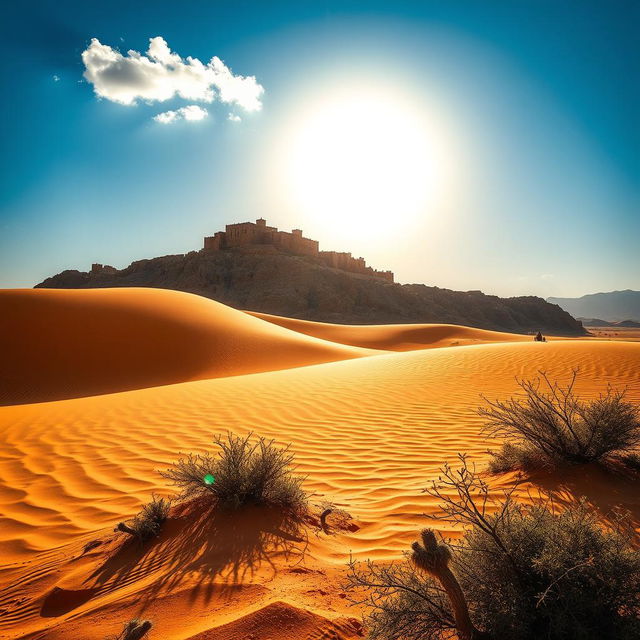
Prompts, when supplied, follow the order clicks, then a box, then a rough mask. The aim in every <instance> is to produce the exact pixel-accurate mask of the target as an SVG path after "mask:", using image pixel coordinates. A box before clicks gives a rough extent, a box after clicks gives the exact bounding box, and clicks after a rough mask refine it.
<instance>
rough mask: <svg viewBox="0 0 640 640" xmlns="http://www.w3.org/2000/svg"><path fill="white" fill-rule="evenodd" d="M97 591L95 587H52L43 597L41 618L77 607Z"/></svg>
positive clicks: (53, 615)
mask: <svg viewBox="0 0 640 640" xmlns="http://www.w3.org/2000/svg"><path fill="white" fill-rule="evenodd" d="M97 592H98V589H97V588H95V587H94V588H92V589H61V588H60V587H54V588H53V590H52V591H51V592H50V593H49V595H48V596H47V597H46V598H45V599H44V602H43V603H42V608H41V609H40V615H41V616H42V617H43V618H56V617H58V616H62V615H64V614H65V613H69V611H73V610H74V609H77V608H78V607H80V606H81V605H83V604H84V603H85V602H89V600H91V598H93V596H94V595H96V593H97Z"/></svg>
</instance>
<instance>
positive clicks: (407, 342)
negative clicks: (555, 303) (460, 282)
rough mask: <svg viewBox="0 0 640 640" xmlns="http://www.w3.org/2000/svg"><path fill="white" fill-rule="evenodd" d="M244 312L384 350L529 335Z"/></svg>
mask: <svg viewBox="0 0 640 640" xmlns="http://www.w3.org/2000/svg"><path fill="white" fill-rule="evenodd" d="M246 313H248V314H249V315H252V316H254V317H256V318H260V319H261V320H266V321H267V322H271V323H273V324H275V325H278V326H279V327H284V328H286V329H291V330H292V331H297V332H298V333H303V334H304V335H307V336H313V337H315V338H321V339H322V340H329V341H330V342H336V343H338V344H344V345H349V346H352V347H363V348H367V349H384V350H387V351H413V350H415V349H429V348H433V347H450V346H461V345H469V344H483V343H491V342H525V341H530V340H531V336H524V335H519V334H515V333H504V332H500V331H488V330H486V329H477V328H474V327H463V326H460V325H455V324H387V325H345V324H329V323H324V322H311V321H309V320H298V319H296V318H284V317H282V316H273V315H269V314H267V313H257V312H255V311H247V312H246Z"/></svg>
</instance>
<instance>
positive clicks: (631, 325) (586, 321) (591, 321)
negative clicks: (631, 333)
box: [576, 318, 640, 329]
mask: <svg viewBox="0 0 640 640" xmlns="http://www.w3.org/2000/svg"><path fill="white" fill-rule="evenodd" d="M576 320H580V322H582V326H583V327H612V328H617V329H640V322H636V321H635V320H623V321H622V322H609V321H608V320H602V319H600V318H576Z"/></svg>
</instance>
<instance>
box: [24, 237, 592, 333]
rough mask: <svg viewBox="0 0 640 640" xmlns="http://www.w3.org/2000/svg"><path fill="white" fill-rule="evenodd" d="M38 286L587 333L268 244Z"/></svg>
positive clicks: (537, 304) (493, 301)
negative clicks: (161, 292) (183, 294)
mask: <svg viewBox="0 0 640 640" xmlns="http://www.w3.org/2000/svg"><path fill="white" fill-rule="evenodd" d="M36 286H37V287H47V288H58V289H85V288H93V287H158V288H164V289H176V290H179V291H187V292H189V293H196V294H200V295H202V296H206V297H208V298H212V299H214V300H218V301H219V302H222V303H224V304H227V305H230V306H232V307H235V308H237V309H244V310H248V311H260V312H264V313H270V314H275V315H282V316H289V317H292V318H302V319H305V320H318V321H322V322H336V323H342V324H390V323H449V324H459V325H468V326H473V327H480V328H483V329H494V330H499V331H511V332H516V333H531V332H537V331H539V330H540V331H543V332H544V333H549V334H555V335H583V334H584V333H585V330H584V328H583V326H582V324H580V323H579V322H578V321H577V320H575V319H574V318H572V317H571V315H570V314H569V313H567V312H565V311H563V310H562V309H560V307H558V306H556V305H553V304H549V303H548V302H545V300H543V299H542V298H537V297H533V296H524V297H517V298H499V297H497V296H490V295H485V294H484V293H482V292H480V291H466V292H463V291H451V290H449V289H440V288H438V287H428V286H425V285H423V284H403V285H401V284H397V283H393V282H389V281H387V280H384V279H382V278H379V277H372V276H370V275H366V274H360V273H351V272H348V271H343V270H341V269H337V268H333V267H330V266H328V265H326V264H324V263H323V262H321V261H319V260H318V259H317V258H315V257H313V256H299V255H292V254H291V253H288V252H286V251H283V250H278V249H276V248H275V247H272V246H268V247H265V246H264V245H262V246H256V247H242V248H240V247H238V248H233V249H225V250H217V251H214V250H207V249H204V250H201V251H192V252H190V253H187V254H185V255H171V256H164V257H159V258H153V259H150V260H139V261H137V262H133V263H131V265H129V266H128V267H126V268H125V269H120V270H118V269H114V268H113V267H108V266H102V265H94V267H93V268H92V270H91V272H81V271H75V270H68V271H63V272H62V273H59V274H58V275H55V276H53V277H51V278H47V279H46V280H45V281H44V282H42V283H40V284H39V285H36Z"/></svg>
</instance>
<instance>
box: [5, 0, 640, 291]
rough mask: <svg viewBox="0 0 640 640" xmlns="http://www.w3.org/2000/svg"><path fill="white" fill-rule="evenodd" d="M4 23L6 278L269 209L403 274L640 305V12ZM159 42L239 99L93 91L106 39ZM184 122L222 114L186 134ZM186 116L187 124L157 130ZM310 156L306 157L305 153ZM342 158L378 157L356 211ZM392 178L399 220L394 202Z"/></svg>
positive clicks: (164, 250) (250, 6) (123, 252)
mask: <svg viewBox="0 0 640 640" xmlns="http://www.w3.org/2000/svg"><path fill="white" fill-rule="evenodd" d="M3 8H4V19H3V25H2V27H0V28H1V29H2V31H3V33H2V40H1V42H2V45H1V46H2V47H3V49H4V51H3V55H2V56H1V59H2V76H3V84H2V86H3V92H4V96H3V100H2V102H1V106H0V109H2V117H1V118H0V127H1V128H2V151H1V152H2V167H3V172H2V183H1V185H0V186H1V190H0V286H3V287H22V286H26V287H30V286H33V285H34V284H35V283H36V282H39V281H40V280H42V279H44V278H45V277H46V276H48V275H52V274H54V273H56V272H58V271H60V270H62V269H68V268H77V269H81V270H86V269H88V268H89V266H90V264H91V263H92V262H102V263H108V264H112V265H114V266H117V267H123V266H126V265H127V264H129V262H131V261H132V260H136V259H140V258H145V257H153V256H156V255H164V254H169V253H183V252H187V251H190V250H192V249H198V248H200V246H201V242H202V236H203V235H209V234H211V233H213V232H214V231H216V230H218V229H220V228H223V227H224V225H225V224H227V223H231V222H237V221H243V220H251V219H254V218H257V217H259V216H264V217H266V218H267V219H268V220H269V221H270V222H271V223H273V224H276V225H277V226H280V227H281V228H284V229H290V228H291V227H297V226H301V227H302V228H303V229H304V230H305V235H308V236H309V237H312V238H315V239H318V240H320V242H321V247H322V248H325V249H337V250H351V251H353V252H354V253H355V254H356V255H363V256H364V257H365V258H366V259H367V261H368V262H369V263H370V264H372V265H373V266H374V267H377V268H383V269H392V270H393V271H394V272H395V273H396V277H397V279H398V280H399V281H401V282H424V283H426V284H430V285H437V286H442V287H449V288H455V289H463V290H466V289H481V290H483V291H485V292H487V293H496V294H498V295H524V294H535V295H542V296H550V295H558V296H577V295H582V294H585V293H590V292H595V291H607V290H612V289H624V288H634V289H640V259H639V258H638V249H637V245H638V238H640V208H639V207H640V158H639V155H640V121H639V117H640V116H639V114H640V81H639V80H640V43H639V41H638V38H637V32H638V29H639V28H640V4H639V3H637V2H632V1H629V2H626V1H623V0H619V1H613V2H563V1H555V2H551V1H549V2H547V1H545V0H540V1H532V2H516V1H514V2H502V1H498V0H495V1H484V2H480V1H467V2H464V1H452V0H443V1H441V2H429V1H423V2H402V1H395V2H375V1H370V2H349V1H342V2H322V1H316V2H277V1H275V2H239V1H237V0H236V1H234V2H213V1H208V2H189V1H185V2H183V3H175V2H161V1H160V2H153V3H151V2H148V3H145V2H139V3H131V2H117V1H112V2H109V3H108V4H107V3H86V2H83V3H73V2H64V1H57V2H38V3H34V4H26V3H24V2H13V1H10V2H8V3H7V4H5V5H3ZM155 37H161V38H163V39H164V41H165V42H166V43H167V45H168V47H169V49H170V50H171V51H172V52H176V53H177V54H179V55H180V56H181V58H182V60H183V61H184V60H185V59H186V58H187V56H192V57H193V58H197V59H199V60H201V61H202V62H203V64H204V65H207V63H208V62H209V61H210V59H211V58H213V57H214V56H217V57H218V58H219V59H220V60H221V61H222V62H223V63H224V65H226V66H225V67H224V68H225V69H227V68H228V69H230V70H231V71H230V72H231V73H232V74H233V75H232V76H231V77H232V78H240V83H239V84H237V83H236V84H235V85H233V86H231V84H227V85H225V84H223V83H224V82H225V81H226V80H225V77H224V76H216V77H219V78H221V79H220V80H219V82H218V84H215V82H217V81H216V80H213V81H212V82H213V83H214V84H212V85H211V87H212V91H213V95H214V99H213V100H212V101H208V100H207V98H206V97H204V96H203V95H199V94H198V91H199V90H200V89H202V84H200V85H198V87H196V89H194V91H195V93H193V92H192V93H193V95H189V97H187V98H185V97H184V96H181V95H180V94H179V93H178V94H175V95H173V97H170V98H168V99H166V100H164V99H162V100H160V99H157V97H158V96H159V95H160V93H158V92H155V91H156V89H155V88H154V89H148V90H147V89H145V90H141V93H140V94H139V97H137V98H135V104H129V105H127V104H122V103H121V102H119V101H118V100H117V99H116V98H119V99H121V98H122V95H124V94H123V93H122V86H123V84H122V83H123V82H124V81H126V80H127V78H124V76H123V73H124V71H122V69H121V68H119V69H116V68H115V66H114V67H113V68H112V69H111V68H110V69H109V75H107V74H104V75H103V76H100V78H99V79H98V80H96V79H95V78H96V77H97V76H96V77H94V80H93V81H91V80H87V79H85V78H84V77H83V73H85V71H86V70H87V69H86V67H85V64H83V59H82V53H83V52H84V51H86V50H87V49H88V48H89V47H90V46H91V42H92V38H96V39H97V40H98V41H99V42H100V43H101V44H102V45H103V46H105V47H109V48H110V50H108V51H107V54H108V55H111V54H110V53H109V51H112V52H114V55H119V54H118V52H119V53H120V54H122V55H123V56H125V57H128V56H127V51H128V50H134V51H137V52H140V54H141V55H143V56H145V55H147V54H146V52H147V49H148V48H149V40H150V38H155ZM107 54H105V55H107ZM126 64H129V62H128V61H127V62H126ZM114 65H115V63H114ZM112 71H113V73H111V72H112ZM118 74H120V75H118ZM212 77H213V76H212ZM251 77H254V78H255V84H254V85H249V84H243V79H244V80H246V81H247V82H250V80H247V79H248V78H249V79H250V78H251ZM123 78H124V80H123ZM227 79H228V78H227ZM98 82H102V83H103V85H100V86H101V87H102V89H101V90H102V91H103V97H101V98H99V97H98V96H97V95H96V92H95V90H96V89H99V85H98V84H97V83H98ZM172 86H173V85H172ZM256 86H258V87H261V88H263V92H262V93H260V94H259V95H256V91H255V87H256ZM234 87H235V89H237V93H236V94H233V95H231V94H232V93H233V91H234V90H235V89H234ZM191 89H192V86H191V85H189V88H188V89H185V90H184V91H185V92H188V91H191ZM99 90H100V89H99ZM136 90H137V89H136ZM172 90H173V89H172ZM144 91H147V92H146V93H145V92H144ZM158 91H160V90H159V89H158ZM225 91H230V92H231V93H229V94H225ZM154 92H155V93H154ZM134 93H135V92H134ZM225 95H226V99H223V97H224V96H225ZM229 96H231V97H229ZM256 99H257V100H259V102H260V109H256V108H252V105H253V107H255V100H256ZM252 100H253V102H252ZM378 103H380V104H382V103H384V104H385V105H387V106H385V107H384V109H381V108H380V107H379V104H378ZM188 106H193V107H194V108H197V109H200V110H202V109H206V110H207V113H208V115H206V117H204V118H203V119H201V120H198V121H190V120H185V119H184V118H183V117H181V116H182V115H183V114H184V113H186V112H184V111H180V110H181V109H183V108H185V107H188ZM343 106H344V109H343ZM387 107H388V108H387ZM358 110H360V111H358ZM167 112H172V113H174V115H173V116H169V117H168V119H173V120H172V121H171V122H167V123H164V124H163V123H162V122H158V121H157V120H154V116H158V115H159V114H163V113H167ZM192 113H196V111H192ZM197 113H200V112H199V111H198V112H197ZM341 113H344V114H350V115H349V116H348V117H351V118H353V119H354V120H353V122H352V121H349V120H348V119H346V118H347V115H345V120H341V118H340V114H341ZM354 113H355V115H354ZM230 114H232V117H233V118H234V119H237V118H240V121H233V120H230V119H229V116H230ZM326 114H332V115H331V116H330V117H329V116H327V115H326ZM336 114H337V115H336ZM360 114H361V117H360ZM314 123H316V124H314ZM317 123H321V125H322V127H324V128H323V129H322V130H321V134H320V135H319V136H318V135H316V136H315V137H314V136H313V135H312V136H311V137H310V136H309V135H308V134H309V132H311V133H313V132H314V131H317V130H318V129H317V127H318V126H320V125H318V124H317ZM354 126H355V128H357V129H358V135H359V136H360V137H354V136H351V135H350V132H351V130H352V129H353V128H354ZM314 127H315V129H314ZM411 127H415V128H416V132H417V131H418V130H420V132H422V133H420V135H422V134H424V140H425V144H424V145H422V143H420V144H421V145H422V146H423V147H424V149H428V151H427V152H425V155H421V148H422V147H420V148H418V147H417V146H414V147H412V146H411V138H412V129H411ZM403 136H404V137H403ZM300 140H311V142H309V143H308V144H307V143H305V144H307V147H305V148H303V149H302V151H300V149H299V146H300V144H299V141H300ZM415 140H422V138H419V135H418V133H416V138H415ZM296 141H298V142H296ZM398 141H400V142H402V144H403V145H404V146H402V145H399V143H398V144H396V142H398ZM403 141H404V142H403ZM296 144H298V147H295V145H296ZM349 144H350V145H352V146H353V145H356V147H357V148H355V149H354V148H347V147H348V145H349ZM314 145H316V146H315V147H314ZM344 145H347V146H346V147H345V146H344ZM365 146H366V152H364V151H363V152H362V158H361V157H360V156H358V153H359V149H361V148H362V147H365ZM294 147H295V148H296V149H297V151H296V153H295V154H293V152H292V151H291V149H293V148H294ZM405 149H406V154H405ZM296 154H297V155H296ZM305 154H306V155H305ZM391 156H393V157H391ZM345 157H346V158H348V159H349V160H348V162H349V163H353V164H362V163H361V162H360V160H362V162H364V164H362V166H363V167H364V168H362V169H361V171H360V173H358V175H357V179H358V180H359V181H360V182H358V184H359V185H367V184H368V183H370V187H368V186H365V187H363V188H362V189H361V192H364V191H367V193H366V194H364V193H363V198H362V200H359V199H358V193H355V194H354V193H349V194H347V195H348V196H349V200H348V203H349V205H348V206H349V208H347V209H345V210H341V209H340V204H339V202H338V200H340V199H341V198H342V196H343V195H344V191H339V190H338V191H336V189H338V186H339V185H342V182H341V176H342V174H344V173H345V172H346V173H347V176H346V178H345V179H346V180H347V182H349V179H350V173H349V172H350V166H352V165H350V164H348V163H346V161H344V158H345ZM372 157H373V159H374V160H375V162H369V161H370V160H371V158H372ZM292 158H293V159H292ZM341 158H342V159H343V160H342V164H340V162H341ZM403 162H404V164H403ZM423 162H424V169H423V168H422V165H420V166H421V169H420V172H418V173H415V175H414V171H413V170H414V169H415V166H416V163H423ZM369 170H370V171H371V175H370V176H369V174H368V173H367V171H369ZM325 171H326V173H324V172H325ZM380 171H382V172H383V173H382V174H380V173H376V172H380ZM305 172H306V173H305ZM390 174H392V175H391V177H390V178H389V181H388V184H387V187H388V189H391V192H392V193H393V189H394V188H395V187H396V186H397V190H398V193H399V194H400V193H402V194H404V196H405V197H401V196H400V195H399V196H398V203H397V206H396V204H394V203H389V204H387V200H381V194H380V193H379V189H380V188H381V187H380V183H381V180H380V179H379V176H380V175H384V176H387V175H390ZM394 176H395V177H394ZM416 176H418V177H416ZM392 179H393V180H396V182H393V181H392ZM314 180H316V181H317V183H314ZM354 181H355V177H354V179H353V180H351V182H350V184H354V183H355V182H354ZM411 181H414V182H415V181H418V182H420V184H417V185H414V184H413V183H412V182H411ZM336 185H338V186H336ZM413 186H416V193H417V194H418V195H420V197H418V196H416V198H415V199H414V200H415V201H411V199H410V196H411V194H412V193H413V191H412V188H413ZM340 188H342V189H344V185H342V186H341V187H340ZM332 189H333V190H334V192H332ZM294 192H295V193H296V194H297V195H296V197H293V195H292V194H293V193H294ZM407 193H408V194H409V195H407ZM385 195H388V194H385ZM422 196H424V197H422ZM342 199H343V200H344V198H342ZM380 201H382V202H384V203H385V205H384V206H385V209H384V210H383V211H382V212H381V211H376V213H375V215H374V214H373V211H372V212H371V216H369V215H368V208H370V207H372V206H375V204H376V202H380ZM332 203H333V204H335V205H336V206H333V204H332ZM387 209H388V213H387ZM352 214H353V215H352ZM359 225H361V227H362V228H364V227H366V232H361V230H362V229H360V228H359Z"/></svg>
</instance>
